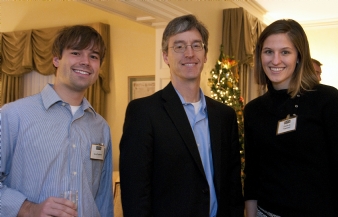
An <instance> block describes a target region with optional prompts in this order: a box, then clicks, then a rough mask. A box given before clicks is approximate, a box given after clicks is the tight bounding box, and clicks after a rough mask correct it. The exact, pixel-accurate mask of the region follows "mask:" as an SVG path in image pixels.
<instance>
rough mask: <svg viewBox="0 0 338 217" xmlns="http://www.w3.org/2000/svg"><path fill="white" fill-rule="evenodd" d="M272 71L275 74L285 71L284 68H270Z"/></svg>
mask: <svg viewBox="0 0 338 217" xmlns="http://www.w3.org/2000/svg"><path fill="white" fill-rule="evenodd" d="M270 70H271V71H273V72H280V71H282V70H284V67H270Z"/></svg>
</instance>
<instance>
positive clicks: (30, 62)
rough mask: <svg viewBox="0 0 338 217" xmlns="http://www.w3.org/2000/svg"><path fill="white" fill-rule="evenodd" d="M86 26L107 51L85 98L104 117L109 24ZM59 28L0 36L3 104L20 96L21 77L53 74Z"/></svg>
mask: <svg viewBox="0 0 338 217" xmlns="http://www.w3.org/2000/svg"><path fill="white" fill-rule="evenodd" d="M88 26H91V27H93V28H94V29H96V30H97V31H98V32H99V33H100V34H101V35H102V38H103V40H104V42H105V44H106V47H107V51H106V57H105V59H104V61H103V62H102V65H101V69H100V73H99V79H98V80H97V81H96V83H95V84H94V85H92V86H91V87H90V88H89V89H88V91H87V92H86V95H85V97H86V98H87V99H88V101H89V102H90V103H91V104H92V106H93V108H94V109H95V110H96V111H97V112H98V113H100V114H101V115H104V108H105V101H104V96H105V94H106V93H108V92H109V91H110V87H109V61H110V50H109V48H110V45H109V39H110V34H109V25H107V24H102V23H94V24H88ZM62 28H64V26H62V27H54V28H45V29H37V30H26V31H16V32H6V33H0V58H1V67H0V73H1V80H2V97H1V103H2V105H3V104H5V103H9V102H12V101H15V100H17V99H19V98H21V97H22V75H24V74H25V73H28V72H31V71H32V70H35V71H37V72H38V73H40V74H42V75H51V74H53V73H54V72H55V69H54V67H53V64H52V58H53V56H52V45H53V41H54V38H55V36H56V35H57V32H58V31H59V30H60V29H62Z"/></svg>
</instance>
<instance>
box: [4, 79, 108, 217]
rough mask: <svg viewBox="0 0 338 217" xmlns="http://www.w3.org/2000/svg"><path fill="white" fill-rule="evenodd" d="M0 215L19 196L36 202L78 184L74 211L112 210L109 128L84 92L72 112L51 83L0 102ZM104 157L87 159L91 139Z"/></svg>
mask: <svg viewBox="0 0 338 217" xmlns="http://www.w3.org/2000/svg"><path fill="white" fill-rule="evenodd" d="M1 114H2V122H1V130H2V137H1V139H2V147H1V164H0V166H1V167H0V181H1V180H3V179H4V180H3V182H2V183H0V216H1V217H12V216H13V217H14V216H17V213H18V211H19V209H20V207H21V205H22V203H23V202H24V200H26V199H27V200H29V201H31V202H34V203H41V202H43V201H44V200H46V199H47V198H48V197H51V196H53V197H59V196H60V194H61V192H63V191H65V190H69V189H74V190H78V194H79V197H78V198H79V201H78V216H79V217H100V216H101V217H110V216H113V194H112V150H111V149H112V147H111V137H110V129H109V126H108V124H107V123H106V121H105V120H104V119H103V118H102V117H101V116H100V115H99V114H97V113H96V112H95V111H94V109H93V108H92V107H91V105H90V104H89V103H88V101H87V100H86V99H85V98H84V99H83V101H82V104H81V106H80V108H79V109H78V110H77V111H76V113H75V114H74V116H73V115H72V113H71V108H70V105H69V104H68V103H65V102H63V101H62V100H61V99H60V97H59V96H58V95H57V93H56V92H55V91H54V89H53V87H52V85H50V84H47V85H46V86H45V88H44V89H43V90H42V91H41V93H39V94H36V95H33V96H30V97H26V98H24V99H20V100H17V101H16V102H13V103H9V104H7V105H4V106H3V107H2V111H1ZM101 143H102V144H103V145H104V146H105V159H104V161H101V160H91V159H90V149H91V145H92V144H101Z"/></svg>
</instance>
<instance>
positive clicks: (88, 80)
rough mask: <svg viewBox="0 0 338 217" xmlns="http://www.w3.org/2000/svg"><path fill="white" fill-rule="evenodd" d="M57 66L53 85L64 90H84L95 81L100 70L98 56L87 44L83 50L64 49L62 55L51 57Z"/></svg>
mask: <svg viewBox="0 0 338 217" xmlns="http://www.w3.org/2000/svg"><path fill="white" fill-rule="evenodd" d="M53 64H54V66H55V67H57V71H56V78H55V79H56V80H55V85H59V87H60V88H64V90H65V91H71V92H85V90H86V89H87V88H88V87H89V86H90V85H92V84H93V83H95V81H96V79H97V78H98V75H99V70H100V56H99V53H98V51H97V50H95V49H93V48H92V46H89V47H88V48H86V49H83V50H74V49H64V50H63V52H62V57H61V59H59V58H58V57H54V58H53Z"/></svg>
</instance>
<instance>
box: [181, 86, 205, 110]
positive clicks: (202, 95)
mask: <svg viewBox="0 0 338 217" xmlns="http://www.w3.org/2000/svg"><path fill="white" fill-rule="evenodd" d="M175 91H176V93H177V95H178V97H180V100H181V102H182V105H187V104H191V103H187V102H185V100H184V98H183V96H182V95H181V94H180V93H179V92H178V91H177V90H176V89H175ZM200 96H201V103H202V106H201V108H203V110H204V111H205V110H206V102H205V97H204V94H203V91H202V89H201V88H200Z"/></svg>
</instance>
